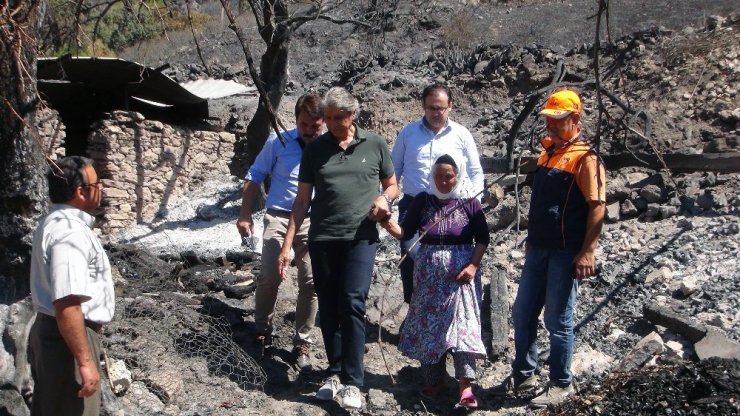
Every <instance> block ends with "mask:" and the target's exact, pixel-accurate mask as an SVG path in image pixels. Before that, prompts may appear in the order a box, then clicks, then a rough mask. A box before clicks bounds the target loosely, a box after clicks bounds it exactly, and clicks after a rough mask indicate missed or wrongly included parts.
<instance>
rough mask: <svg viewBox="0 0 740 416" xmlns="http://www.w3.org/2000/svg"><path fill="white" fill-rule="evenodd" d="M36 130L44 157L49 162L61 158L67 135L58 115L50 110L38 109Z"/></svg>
mask: <svg viewBox="0 0 740 416" xmlns="http://www.w3.org/2000/svg"><path fill="white" fill-rule="evenodd" d="M36 128H37V129H38V134H39V139H40V140H41V143H42V145H43V149H42V150H43V152H44V156H46V157H48V158H49V159H51V160H58V159H60V158H63V157H64V152H65V149H64V140H65V138H66V137H67V133H66V128H65V126H64V123H62V119H61V118H60V117H59V113H58V112H57V111H56V110H53V109H51V108H42V109H40V110H39V111H37V112H36Z"/></svg>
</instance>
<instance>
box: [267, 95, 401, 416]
mask: <svg viewBox="0 0 740 416" xmlns="http://www.w3.org/2000/svg"><path fill="white" fill-rule="evenodd" d="M359 106H360V105H359V103H358V101H357V99H356V98H355V97H353V96H352V94H350V93H349V92H348V91H347V90H345V89H344V88H340V87H334V88H331V89H330V90H329V91H327V93H326V95H325V96H324V99H323V100H322V102H321V110H322V112H323V115H324V121H325V122H326V128H327V130H328V132H327V133H325V134H322V135H321V136H319V137H317V138H316V139H314V141H312V142H311V143H309V144H308V145H306V148H305V150H304V151H303V157H302V158H301V166H300V169H299V172H298V193H297V195H296V199H295V202H294V203H293V209H292V211H291V214H290V220H289V223H288V230H287V231H286V235H285V240H284V242H283V247H282V250H281V252H280V255H279V257H278V270H279V271H280V274H281V275H283V276H284V271H285V269H286V268H287V266H288V264H289V262H290V247H291V244H292V241H293V238H294V236H295V230H296V229H297V227H300V225H301V223H302V222H303V219H304V218H305V216H306V214H307V213H308V208H309V206H310V208H311V214H310V215H311V227H310V228H309V230H308V252H309V254H310V255H311V266H312V269H313V280H314V286H315V288H316V294H317V296H318V298H319V314H320V326H321V334H322V336H323V338H324V347H325V348H326V358H327V360H328V361H329V368H328V373H329V374H328V375H329V376H328V377H327V378H326V379H325V380H324V381H323V383H322V385H321V387H320V388H319V390H318V391H317V392H316V397H317V398H318V399H320V400H332V399H334V398H335V396H339V398H340V399H341V400H340V404H341V405H342V407H345V408H353V409H356V408H360V407H361V406H362V398H361V393H360V388H361V387H362V385H363V382H364V371H365V368H364V354H365V301H366V300H367V295H368V292H369V290H370V282H371V277H372V273H373V266H374V261H375V252H376V251H377V242H378V227H377V226H376V221H378V220H380V219H383V218H385V217H386V215H387V213H388V212H389V211H390V205H391V202H392V201H393V200H394V199H396V198H397V197H398V186H397V185H396V175H395V173H394V171H393V163H392V162H391V155H390V151H389V150H388V146H387V145H386V142H385V139H383V138H382V137H380V136H378V135H377V134H373V133H370V132H369V131H366V130H363V129H361V128H360V127H359V126H358V125H357V124H356V123H355V118H356V117H357V113H358V111H359ZM379 186H380V187H382V189H383V191H382V192H381V193H380V194H379V193H378V188H379ZM314 191H315V194H314V196H313V199H312V198H311V194H312V192H314ZM368 210H369V211H370V213H369V214H368Z"/></svg>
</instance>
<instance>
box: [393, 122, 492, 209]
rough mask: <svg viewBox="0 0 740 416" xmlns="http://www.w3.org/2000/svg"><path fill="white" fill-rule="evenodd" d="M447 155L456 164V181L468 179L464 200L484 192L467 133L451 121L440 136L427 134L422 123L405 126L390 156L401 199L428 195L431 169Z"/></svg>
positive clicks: (473, 150)
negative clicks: (401, 194)
mask: <svg viewBox="0 0 740 416" xmlns="http://www.w3.org/2000/svg"><path fill="white" fill-rule="evenodd" d="M444 154H448V155H450V156H452V158H453V159H455V162H456V163H457V164H458V170H459V172H460V173H459V174H458V175H459V177H458V181H461V180H464V178H463V177H462V176H463V175H467V178H468V179H469V183H470V184H471V185H472V186H470V187H469V189H464V190H463V191H464V192H465V194H464V195H463V197H464V198H470V197H472V196H473V195H476V194H477V193H479V192H480V191H482V190H483V179H484V175H483V168H482V167H481V164H480V155H479V154H478V148H477V147H476V145H475V140H473V136H472V135H471V134H470V131H468V129H466V128H465V127H463V126H462V125H460V124H458V123H455V122H454V121H452V120H448V121H447V126H446V127H445V128H443V129H442V130H441V131H440V132H439V133H436V134H435V133H434V132H433V131H431V130H429V128H427V126H426V125H425V123H424V119H423V118H422V119H421V120H418V121H415V122H413V123H410V124H408V125H406V126H405V127H404V128H403V129H401V132H400V133H398V137H397V138H396V142H395V143H394V145H393V151H392V152H391V156H392V157H393V167H394V169H395V172H396V178H397V179H398V180H399V181H400V182H402V183H401V186H402V190H403V193H404V195H412V196H416V195H418V194H420V193H421V192H428V191H429V189H430V186H429V177H430V173H431V171H432V165H433V164H434V162H435V161H437V159H438V158H439V157H440V156H442V155H444Z"/></svg>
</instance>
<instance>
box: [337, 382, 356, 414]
mask: <svg viewBox="0 0 740 416" xmlns="http://www.w3.org/2000/svg"><path fill="white" fill-rule="evenodd" d="M337 396H339V398H340V400H341V401H340V402H339V405H340V406H342V407H343V408H345V409H359V408H361V407H362V394H361V393H360V389H358V388H357V386H345V387H344V388H343V389H341V390H339V392H337Z"/></svg>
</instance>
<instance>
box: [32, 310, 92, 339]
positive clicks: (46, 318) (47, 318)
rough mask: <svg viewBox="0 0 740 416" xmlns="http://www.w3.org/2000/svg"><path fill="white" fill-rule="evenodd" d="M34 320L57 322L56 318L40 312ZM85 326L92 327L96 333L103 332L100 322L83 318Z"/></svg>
mask: <svg viewBox="0 0 740 416" xmlns="http://www.w3.org/2000/svg"><path fill="white" fill-rule="evenodd" d="M36 320H40V321H47V322H54V323H55V324H56V322H57V318H55V317H53V316H50V315H47V314H45V313H41V312H38V313H36ZM85 326H86V327H88V328H90V329H92V330H93V331H94V332H97V333H98V334H100V333H102V332H103V324H101V323H98V322H93V321H89V320H87V319H85Z"/></svg>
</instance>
